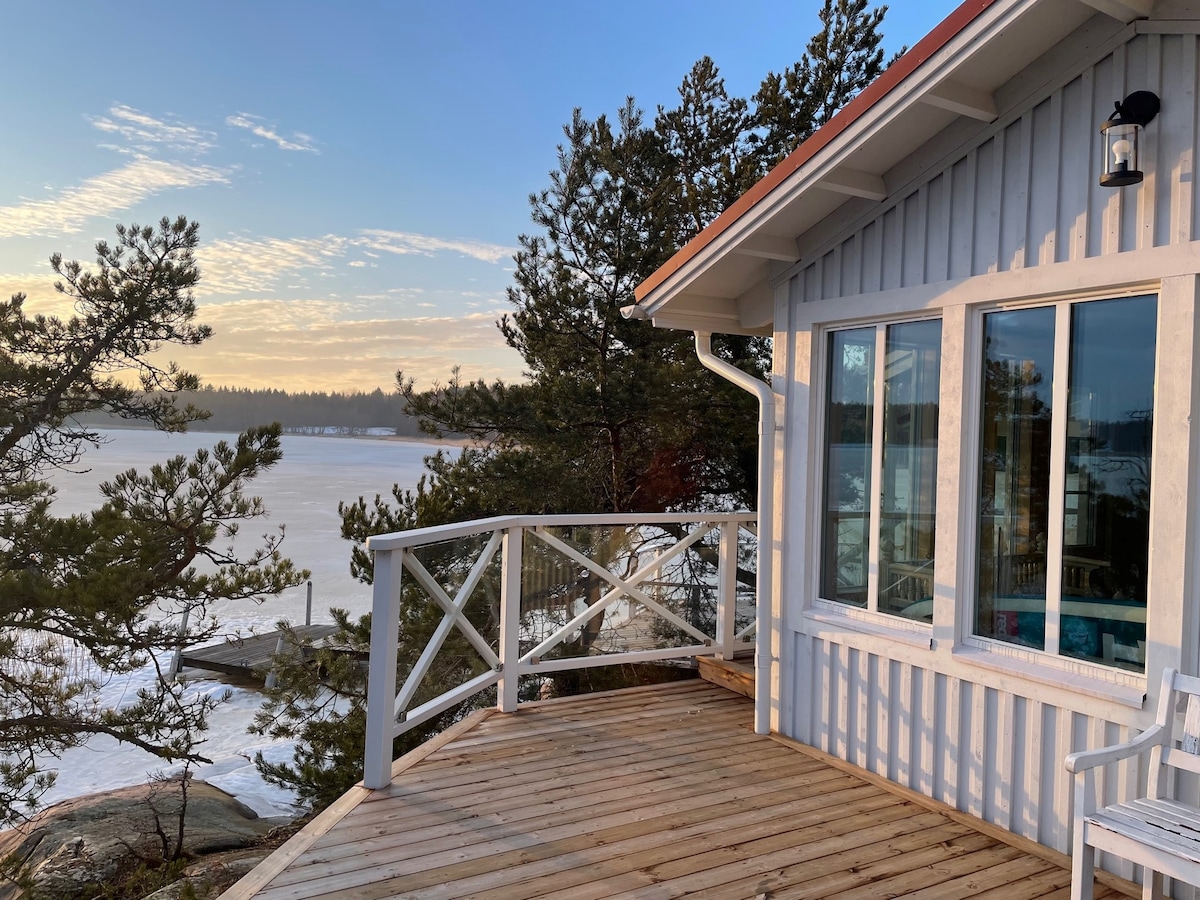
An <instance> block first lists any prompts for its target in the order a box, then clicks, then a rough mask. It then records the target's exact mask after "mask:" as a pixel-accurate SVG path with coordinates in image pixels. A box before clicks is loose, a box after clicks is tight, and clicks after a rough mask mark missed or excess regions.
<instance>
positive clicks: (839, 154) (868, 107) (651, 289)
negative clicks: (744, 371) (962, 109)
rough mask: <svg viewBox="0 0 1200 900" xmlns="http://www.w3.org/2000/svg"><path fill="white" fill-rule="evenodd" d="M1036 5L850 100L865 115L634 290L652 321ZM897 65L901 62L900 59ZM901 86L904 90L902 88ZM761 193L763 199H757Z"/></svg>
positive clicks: (969, 33) (958, 38)
mask: <svg viewBox="0 0 1200 900" xmlns="http://www.w3.org/2000/svg"><path fill="white" fill-rule="evenodd" d="M980 2H983V0H980ZM1037 3H1038V0H991V2H989V3H987V5H986V6H985V7H984V8H983V9H981V10H980V11H979V12H978V14H977V15H975V17H974V18H972V19H971V20H970V21H969V22H967V23H966V24H965V25H964V26H963V27H962V28H961V29H960V30H958V31H957V32H956V33H955V34H954V35H953V36H952V37H951V38H949V39H948V40H946V41H945V42H944V43H942V44H941V45H940V46H938V47H937V48H936V49H935V50H934V51H933V52H932V53H931V54H930V55H929V56H928V57H925V58H918V59H917V60H916V61H915V62H916V64H915V67H914V68H913V69H912V71H910V72H908V73H906V74H905V76H904V77H902V78H901V79H900V80H899V81H898V82H896V83H895V84H894V85H891V86H889V88H888V89H887V91H886V93H884V94H883V95H882V96H880V97H871V96H870V95H869V94H868V91H869V90H870V88H868V89H867V90H865V91H863V93H861V94H859V96H858V97H857V98H855V101H859V100H862V101H863V105H865V109H854V107H855V101H852V102H851V104H850V105H848V106H847V107H846V108H845V109H844V110H842V112H841V113H839V114H838V116H835V117H834V118H833V119H832V120H830V122H829V123H828V124H826V125H825V126H824V127H823V128H822V129H821V130H820V131H818V132H817V133H816V134H815V135H813V137H812V138H809V140H808V141H806V142H805V143H804V144H801V145H800V147H799V148H798V149H797V150H796V151H795V152H794V153H793V154H792V156H791V157H789V158H788V159H787V160H785V161H784V162H783V163H781V164H780V165H779V166H778V167H776V168H777V169H780V170H784V171H782V172H780V175H779V176H776V178H774V179H773V178H772V176H771V174H768V175H767V177H766V178H764V179H763V181H760V182H759V185H758V186H756V187H758V190H756V188H751V189H750V190H749V191H748V192H747V193H746V194H744V195H743V196H742V198H741V200H739V201H738V202H735V203H734V205H733V206H731V207H730V208H729V209H728V210H726V212H725V213H724V214H722V216H719V217H718V218H717V220H716V221H715V222H714V223H713V224H712V225H710V226H709V228H711V229H713V232H712V233H710V235H709V236H708V237H707V241H708V242H707V243H706V244H704V245H702V246H701V247H700V248H699V249H698V250H697V251H696V252H695V253H694V254H693V255H692V256H691V257H690V258H689V259H687V260H686V261H685V262H683V263H682V264H681V265H680V266H679V268H677V269H675V270H674V271H672V272H670V274H668V275H666V276H663V277H661V280H656V278H655V276H651V278H649V279H647V281H646V282H644V283H643V284H642V285H640V286H639V287H638V289H637V291H636V292H635V293H636V295H637V296H638V300H639V301H640V302H642V303H643V304H645V305H646V308H647V311H648V312H649V313H650V314H651V315H654V313H655V310H656V309H657V308H658V307H660V306H661V305H662V304H663V303H665V302H667V300H669V299H670V297H671V296H673V295H674V294H675V293H676V292H678V291H679V289H680V288H682V287H683V286H684V285H686V284H687V283H688V282H689V281H691V280H692V278H693V277H695V275H697V274H698V273H700V272H703V271H704V270H705V269H706V268H707V267H708V264H709V263H710V262H711V261H712V260H713V259H716V258H720V257H721V256H724V255H725V254H726V253H728V252H729V251H730V250H731V249H732V248H733V246H734V245H736V244H737V243H739V242H740V241H741V240H744V239H745V238H746V237H747V236H749V235H750V234H751V233H753V231H755V230H756V229H757V228H758V227H760V226H761V224H762V223H763V222H765V221H767V220H769V219H770V218H771V217H772V216H773V215H774V214H775V212H776V211H777V210H778V209H779V208H780V207H781V206H784V205H786V204H787V203H789V202H791V201H792V200H793V199H794V198H795V197H797V196H799V195H801V194H804V193H806V192H807V191H809V190H811V189H812V188H813V187H817V186H819V182H820V181H821V180H822V179H823V178H825V177H828V176H829V175H830V173H831V172H832V171H833V170H834V169H835V168H836V167H837V165H838V164H839V163H840V162H841V161H842V160H843V159H844V158H845V157H846V156H847V155H848V154H849V153H850V152H851V151H852V150H854V149H855V148H857V147H858V146H859V144H861V143H862V142H864V141H866V140H869V139H870V137H871V136H872V135H874V134H876V133H878V131H879V130H880V129H881V128H882V127H883V126H884V125H886V123H887V122H888V121H890V120H891V119H892V118H893V117H894V116H895V115H897V114H898V113H900V112H903V111H905V110H906V109H909V108H911V107H912V106H913V105H914V104H917V103H920V102H921V100H920V97H921V96H922V95H923V94H925V93H926V92H927V91H929V90H930V89H932V87H933V86H934V85H937V84H939V83H941V82H943V81H946V80H947V79H949V78H951V77H952V75H953V73H954V71H955V70H956V69H957V67H958V66H959V65H960V64H961V63H962V62H963V61H964V60H965V59H966V58H968V57H969V56H970V55H971V54H972V53H973V52H975V51H976V50H977V49H978V47H979V46H981V45H982V44H984V43H987V41H988V40H990V38H991V37H992V36H993V35H995V34H997V33H999V32H1001V31H1003V30H1004V28H1005V27H1006V26H1007V25H1008V24H1009V23H1010V22H1011V21H1013V20H1014V19H1015V18H1017V17H1018V16H1020V15H1021V14H1022V13H1023V12H1025V11H1026V10H1027V9H1028V8H1029V7H1031V6H1035V5H1036V4H1037ZM964 6H965V4H964ZM933 34H934V32H931V34H930V36H932V35H933ZM920 49H921V44H918V45H917V46H916V47H914V48H913V50H912V51H910V53H911V52H918V51H920ZM900 62H903V58H901V60H900ZM897 65H899V62H898V63H897ZM885 75H886V73H885ZM901 87H903V90H901V89H900V88H901ZM848 113H853V116H852V117H851V116H848V115H846V114H848ZM844 115H846V118H845V119H843V123H842V124H841V126H840V127H839V128H831V126H837V125H838V124H839V123H838V119H839V117H842V116H844ZM827 129H828V131H827ZM822 132H826V137H825V139H824V140H818V139H820V138H821V137H822ZM810 142H812V143H813V146H812V149H811V151H809V152H808V154H807V155H804V154H803V153H802V151H805V149H806V146H807V145H809V144H810ZM788 166H792V169H791V171H787V170H786V167H788ZM776 179H778V180H776ZM760 192H761V194H762V195H761V196H758V195H759V193H760ZM742 205H745V206H746V208H745V209H739V207H740V206H742ZM726 216H730V218H732V222H730V223H729V224H728V225H726V226H725V227H724V228H720V229H719V228H716V227H714V226H719V225H720V224H721V220H722V219H723V218H725V217H726ZM707 230H708V229H706V231H707ZM705 237H706V236H705V234H704V232H701V234H700V235H698V236H697V238H696V239H694V240H696V241H699V240H700V239H703V238H705ZM686 250H687V248H686V247H685V248H684V249H683V250H681V251H680V253H684V252H685V251H686ZM670 265H671V264H670V262H669V261H668V263H666V264H664V269H665V268H667V267H669V266H670ZM659 271H663V270H662V269H660V270H659Z"/></svg>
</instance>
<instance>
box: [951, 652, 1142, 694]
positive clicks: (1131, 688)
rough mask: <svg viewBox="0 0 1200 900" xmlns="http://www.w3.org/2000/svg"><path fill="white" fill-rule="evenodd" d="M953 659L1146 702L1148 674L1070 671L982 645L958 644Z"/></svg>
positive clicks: (1054, 685) (1085, 691)
mask: <svg viewBox="0 0 1200 900" xmlns="http://www.w3.org/2000/svg"><path fill="white" fill-rule="evenodd" d="M952 655H953V656H954V658H955V659H956V660H958V661H960V662H963V663H966V664H967V665H971V666H978V667H979V668H981V669H988V670H989V671H992V672H998V673H1000V674H1003V675H1009V676H1014V677H1017V678H1023V679H1025V680H1027V681H1033V682H1036V683H1038V684H1041V685H1046V686H1048V687H1052V688H1056V689H1058V690H1065V691H1071V692H1073V693H1077V694H1083V695H1085V696H1088V697H1095V698H1097V699H1099V700H1109V701H1112V702H1113V703H1118V704H1120V705H1122V706H1128V707H1129V708H1131V709H1142V708H1143V707H1144V706H1145V704H1146V679H1145V676H1142V675H1137V674H1134V673H1131V672H1124V671H1122V670H1119V669H1111V670H1109V669H1103V668H1101V667H1099V666H1097V667H1095V672H1094V673H1093V672H1089V671H1071V670H1069V669H1066V668H1059V667H1058V666H1052V665H1047V664H1045V663H1040V662H1038V661H1037V660H1034V659H1026V658H1022V657H1016V656H1008V655H1006V654H1004V653H999V652H996V651H993V650H989V649H986V648H983V647H974V646H970V645H966V644H963V645H959V646H957V647H955V648H954V650H953V651H952Z"/></svg>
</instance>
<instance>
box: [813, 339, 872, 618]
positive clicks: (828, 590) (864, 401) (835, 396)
mask: <svg viewBox="0 0 1200 900" xmlns="http://www.w3.org/2000/svg"><path fill="white" fill-rule="evenodd" d="M874 379H875V329H874V328H857V329H854V330H852V331H838V332H834V333H833V334H832V335H831V336H830V355H829V378H828V384H829V393H828V396H827V402H826V423H827V425H826V435H827V437H826V440H827V443H826V459H825V486H824V487H825V490H824V496H825V522H824V532H825V533H824V540H823V542H822V547H823V552H822V559H821V596H822V597H825V598H826V599H828V600H840V601H842V602H846V603H853V604H856V605H858V606H866V603H867V546H868V544H867V536H868V531H867V521H868V517H869V516H870V511H871V505H870V500H869V499H868V498H869V497H870V496H871V493H870V492H871V429H872V417H871V414H872V410H871V403H872V394H873V387H874Z"/></svg>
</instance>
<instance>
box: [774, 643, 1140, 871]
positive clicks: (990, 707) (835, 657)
mask: <svg viewBox="0 0 1200 900" xmlns="http://www.w3.org/2000/svg"><path fill="white" fill-rule="evenodd" d="M793 640H794V645H793V647H791V648H790V650H791V652H792V653H794V656H793V659H795V660H796V661H797V663H798V668H797V671H796V676H797V679H798V681H799V683H801V684H807V685H809V686H810V687H811V689H812V691H813V694H814V695H815V697H814V701H815V702H813V703H809V704H800V705H799V706H798V709H797V712H796V714H795V718H794V720H793V721H791V722H788V723H786V728H785V733H787V734H789V735H791V736H793V737H795V738H796V739H798V740H801V741H804V742H805V743H808V744H811V745H813V746H815V747H818V748H820V749H821V750H824V751H826V752H828V753H832V754H834V755H835V756H838V757H841V758H843V759H847V760H849V761H850V762H853V763H855V764H857V765H860V766H862V767H863V768H865V769H867V770H869V771H871V772H875V773H876V774H879V775H883V776H886V777H887V778H890V779H891V780H893V781H895V782H897V783H899V784H902V785H904V786H905V787H909V788H912V789H913V790H916V791H920V792H921V793H923V794H926V795H927V796H930V797H934V798H936V799H938V800H941V801H943V802H945V803H948V804H950V805H952V806H955V807H957V808H959V809H962V810H964V811H966V812H969V813H971V814H973V815H976V816H979V817H980V818H982V819H985V820H986V821H989V822H994V823H995V824H997V825H1002V826H1004V827H1006V828H1008V829H1010V830H1011V831H1014V832H1016V833H1017V834H1019V835H1021V836H1023V837H1027V838H1030V839H1032V840H1036V841H1038V842H1039V843H1042V844H1045V845H1046V846H1049V847H1053V848H1055V849H1056V850H1060V851H1062V852H1064V853H1067V852H1070V840H1069V836H1070V816H1071V782H1070V778H1069V776H1068V775H1067V773H1066V770H1065V769H1063V766H1062V760H1063V759H1064V758H1065V757H1066V755H1067V754H1068V753H1071V752H1073V751H1075V750H1082V749H1084V748H1086V747H1095V746H1101V745H1104V744H1109V743H1117V742H1120V741H1125V740H1129V739H1130V738H1132V737H1133V736H1134V734H1136V731H1135V730H1133V729H1131V728H1129V727H1128V726H1124V725H1120V724H1117V723H1114V722H1109V721H1106V720H1104V719H1103V718H1099V717H1096V716H1089V715H1085V714H1082V713H1078V712H1074V711H1072V710H1070V709H1066V708H1063V707H1059V706H1055V705H1052V704H1049V703H1045V702H1040V701H1037V700H1031V699H1029V698H1027V697H1023V696H1019V695H1017V694H1013V693H1011V692H1008V691H1003V690H999V689H997V688H995V687H992V686H989V685H987V684H981V683H978V682H974V681H971V680H967V679H963V678H957V677H953V676H950V675H946V674H942V673H939V672H937V671H935V670H934V669H932V668H925V667H922V666H919V665H915V664H912V663H909V662H907V661H902V660H898V659H890V658H888V657H887V656H885V655H881V654H878V653H873V652H871V651H869V650H865V649H858V648H855V647H851V646H848V645H845V644H839V643H837V642H834V641H831V640H828V639H822V638H816V637H811V636H809V635H803V634H794V635H793ZM1138 781H1141V782H1142V784H1143V785H1144V782H1145V772H1144V771H1137V772H1135V773H1133V774H1132V775H1129V774H1121V775H1118V773H1116V772H1106V773H1105V777H1103V778H1102V779H1101V782H1102V786H1101V790H1102V792H1103V797H1104V802H1106V803H1112V802H1116V801H1118V800H1128V799H1132V798H1133V796H1134V795H1135V793H1136V789H1137V784H1138ZM1109 864H1110V865H1111V866H1112V867H1113V868H1115V869H1116V871H1117V872H1118V873H1119V874H1122V875H1124V876H1125V877H1127V878H1131V877H1133V871H1132V869H1131V868H1130V867H1128V866H1122V865H1120V864H1119V861H1117V860H1110V861H1109Z"/></svg>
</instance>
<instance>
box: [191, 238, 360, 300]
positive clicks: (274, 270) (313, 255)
mask: <svg viewBox="0 0 1200 900" xmlns="http://www.w3.org/2000/svg"><path fill="white" fill-rule="evenodd" d="M348 243H349V242H348V241H347V240H346V239H345V238H343V237H338V236H337V235H325V236H324V237H319V238H293V239H290V240H286V239H283V238H263V239H253V240H242V239H228V240H218V241H212V242H210V243H208V244H204V243H201V245H200V247H199V249H197V251H196V260H197V262H199V264H200V275H201V278H200V291H201V293H202V294H204V295H208V294H236V293H264V292H266V291H270V290H273V289H274V288H275V286H276V282H277V281H278V279H279V278H280V277H282V276H284V275H289V276H290V275H294V274H295V273H296V272H297V270H300V269H315V270H318V272H319V271H321V270H324V269H328V268H329V267H330V266H331V265H332V264H333V262H334V261H335V260H337V259H339V258H340V257H342V256H344V255H345V253H346V249H347V245H348Z"/></svg>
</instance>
